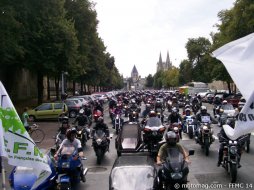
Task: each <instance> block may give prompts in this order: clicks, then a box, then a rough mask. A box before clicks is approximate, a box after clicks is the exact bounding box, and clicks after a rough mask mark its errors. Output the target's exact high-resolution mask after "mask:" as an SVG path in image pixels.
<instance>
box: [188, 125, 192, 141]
mask: <svg viewBox="0 0 254 190" xmlns="http://www.w3.org/2000/svg"><path fill="white" fill-rule="evenodd" d="M188 135H189V138H190V139H193V128H192V127H188Z"/></svg>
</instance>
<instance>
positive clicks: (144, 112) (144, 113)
mask: <svg viewBox="0 0 254 190" xmlns="http://www.w3.org/2000/svg"><path fill="white" fill-rule="evenodd" d="M150 111H151V105H150V104H146V107H145V110H144V111H143V113H142V116H143V118H146V116H147V115H148V114H149V113H150Z"/></svg>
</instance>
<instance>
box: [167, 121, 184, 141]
mask: <svg viewBox="0 0 254 190" xmlns="http://www.w3.org/2000/svg"><path fill="white" fill-rule="evenodd" d="M168 130H169V131H173V132H175V134H176V138H177V142H179V141H180V139H181V138H182V125H181V123H171V124H170V125H169V127H168Z"/></svg>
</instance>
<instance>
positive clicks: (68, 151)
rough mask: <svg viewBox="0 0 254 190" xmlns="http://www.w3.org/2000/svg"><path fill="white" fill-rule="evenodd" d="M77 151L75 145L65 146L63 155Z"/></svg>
mask: <svg viewBox="0 0 254 190" xmlns="http://www.w3.org/2000/svg"><path fill="white" fill-rule="evenodd" d="M74 151H75V147H74V146H63V148H62V151H61V155H72V154H73V153H74Z"/></svg>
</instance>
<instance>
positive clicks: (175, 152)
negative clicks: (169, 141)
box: [167, 148, 184, 172]
mask: <svg viewBox="0 0 254 190" xmlns="http://www.w3.org/2000/svg"><path fill="white" fill-rule="evenodd" d="M167 151H168V157H167V163H169V165H170V167H171V168H172V170H173V171H174V172H180V171H181V169H182V165H183V162H184V159H183V154H182V153H181V152H180V151H179V149H178V148H169V149H168V150H167Z"/></svg>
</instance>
